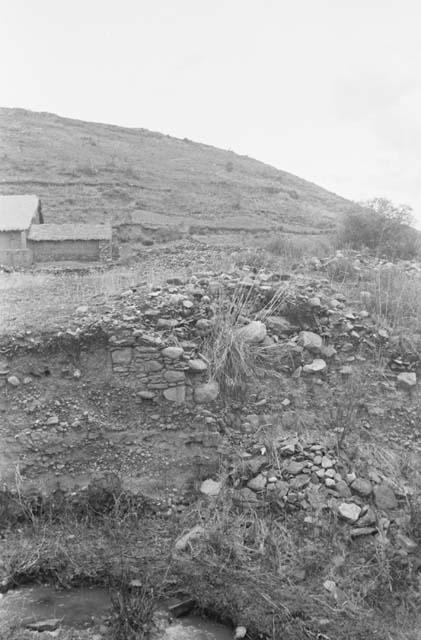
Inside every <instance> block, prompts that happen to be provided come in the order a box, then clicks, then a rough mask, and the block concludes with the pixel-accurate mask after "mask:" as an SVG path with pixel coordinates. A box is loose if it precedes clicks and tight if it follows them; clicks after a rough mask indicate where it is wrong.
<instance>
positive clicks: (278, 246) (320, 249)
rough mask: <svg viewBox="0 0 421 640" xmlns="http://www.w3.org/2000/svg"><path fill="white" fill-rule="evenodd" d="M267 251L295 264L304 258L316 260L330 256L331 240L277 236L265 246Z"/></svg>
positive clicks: (286, 235)
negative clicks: (308, 257) (309, 257)
mask: <svg viewBox="0 0 421 640" xmlns="http://www.w3.org/2000/svg"><path fill="white" fill-rule="evenodd" d="M266 249H267V251H269V252H270V253H272V254H274V255H276V256H280V257H282V258H283V259H284V260H287V261H289V262H297V261H299V260H302V259H303V258H304V257H305V256H316V257H317V258H322V257H326V256H328V255H331V253H332V250H333V240H332V239H331V238H330V237H329V236H322V235H317V236H306V235H295V234H283V235H279V236H277V237H276V238H274V239H273V240H271V241H270V242H268V244H267V245H266Z"/></svg>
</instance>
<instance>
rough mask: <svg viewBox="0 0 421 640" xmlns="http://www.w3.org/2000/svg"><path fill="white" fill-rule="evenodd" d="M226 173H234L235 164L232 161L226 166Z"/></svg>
mask: <svg viewBox="0 0 421 640" xmlns="http://www.w3.org/2000/svg"><path fill="white" fill-rule="evenodd" d="M225 171H228V173H232V172H233V171H234V163H233V162H231V160H228V162H227V163H226V164H225Z"/></svg>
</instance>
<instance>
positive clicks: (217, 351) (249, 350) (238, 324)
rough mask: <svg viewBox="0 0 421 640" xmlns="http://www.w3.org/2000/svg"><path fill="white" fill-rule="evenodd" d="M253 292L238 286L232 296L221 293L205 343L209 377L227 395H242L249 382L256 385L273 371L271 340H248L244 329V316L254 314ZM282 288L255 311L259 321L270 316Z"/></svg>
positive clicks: (280, 297)
mask: <svg viewBox="0 0 421 640" xmlns="http://www.w3.org/2000/svg"><path fill="white" fill-rule="evenodd" d="M255 293H256V292H255V291H254V289H253V287H251V288H248V289H246V290H244V289H242V288H241V287H239V288H238V289H237V290H236V291H235V293H234V295H233V296H232V297H228V296H226V295H225V294H224V292H222V291H221V292H220V295H219V297H218V299H217V303H216V309H215V319H214V323H213V326H212V332H211V335H210V336H209V337H208V339H207V341H206V344H205V346H204V353H205V356H206V359H207V360H208V361H209V363H210V377H211V378H212V379H214V380H216V381H217V382H218V383H219V385H220V387H221V389H222V390H223V392H224V393H226V394H227V395H228V396H230V397H232V396H238V397H242V396H243V395H244V394H245V393H246V391H247V386H248V384H250V383H254V384H257V383H258V381H259V380H260V379H262V378H264V377H267V376H271V375H274V374H275V371H274V369H273V359H272V358H271V355H272V354H273V352H274V347H275V346H276V345H273V344H272V343H269V344H265V342H264V340H263V341H261V342H258V343H253V341H250V339H249V337H248V336H247V333H246V332H244V331H243V327H244V324H245V323H244V318H247V317H250V314H252V315H253V316H254V315H256V314H255V311H254V310H255V307H254V306H253V303H254V302H255V299H254V296H255ZM283 294H284V291H283V290H279V292H278V294H277V295H276V296H274V298H272V300H270V301H269V303H267V304H266V305H264V307H263V308H261V309H260V310H259V311H258V316H259V319H260V321H264V320H265V318H266V317H267V316H269V315H272V314H273V312H274V309H276V307H277V305H279V304H280V302H281V299H282V298H283Z"/></svg>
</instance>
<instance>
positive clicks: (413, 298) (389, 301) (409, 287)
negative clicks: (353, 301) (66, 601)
mask: <svg viewBox="0 0 421 640" xmlns="http://www.w3.org/2000/svg"><path fill="white" fill-rule="evenodd" d="M366 284H367V287H366ZM364 288H367V290H368V291H369V292H370V293H371V299H370V300H369V301H368V303H367V307H368V310H369V311H373V312H374V313H375V314H376V315H377V316H378V318H380V319H381V320H382V321H384V322H385V323H387V324H388V325H389V326H390V327H391V328H392V329H393V330H394V331H398V330H399V329H404V328H410V329H413V330H415V331H419V330H421V275H418V274H417V275H409V274H408V273H407V272H406V271H405V270H404V269H403V268H402V267H400V266H398V265H395V266H393V267H388V268H380V269H378V270H372V271H371V273H370V279H369V281H368V283H365V284H364Z"/></svg>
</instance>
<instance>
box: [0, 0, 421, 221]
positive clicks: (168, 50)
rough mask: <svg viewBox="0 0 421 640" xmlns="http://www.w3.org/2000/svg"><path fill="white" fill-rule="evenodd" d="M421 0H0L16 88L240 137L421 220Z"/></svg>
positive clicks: (224, 141)
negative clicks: (402, 206) (408, 208)
mask: <svg viewBox="0 0 421 640" xmlns="http://www.w3.org/2000/svg"><path fill="white" fill-rule="evenodd" d="M419 7H421V4H420V3H419V2H416V1H415V0H414V1H411V0H378V1H377V0H330V1H328V0H289V1H288V2H286V1H283V0H225V1H223V0H119V1H118V2H117V1H116V0H113V1H111V0H71V1H64V0H62V1H59V0H32V1H30V0H0V60H1V63H0V103H1V106H9V107H25V108H28V109H33V110H37V111H38V110H40V111H51V112H54V113H57V114H59V115H62V116H69V117H73V118H80V119H83V120H94V121H99V122H109V123H113V124H120V125H125V126H135V127H145V128H147V129H152V130H155V131H161V132H163V133H169V134H171V135H174V136H178V137H181V138H183V137H188V138H191V139H193V140H197V141H200V142H206V143H209V144H212V145H215V146H218V147H223V148H229V149H232V150H234V151H236V152H238V153H242V154H247V155H249V156H253V157H255V158H258V159H259V160H263V161H265V162H268V163H270V164H272V165H275V166H276V167H278V168H279V169H284V170H286V171H290V172H291V173H295V174H297V175H299V176H301V177H303V178H306V179H308V180H312V181H314V182H316V183H318V184H320V185H321V186H324V187H326V188H328V189H330V190H332V191H335V192H336V193H339V194H341V195H343V196H346V197H349V198H352V199H361V198H369V197H372V196H385V197H388V198H391V199H393V200H394V201H396V202H404V203H408V204H410V205H411V206H413V208H414V210H415V213H416V215H417V217H418V221H419V222H421V163H420V152H421V64H420V63H421V40H420V35H419V31H420V24H421V20H420V19H421V8H419Z"/></svg>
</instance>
